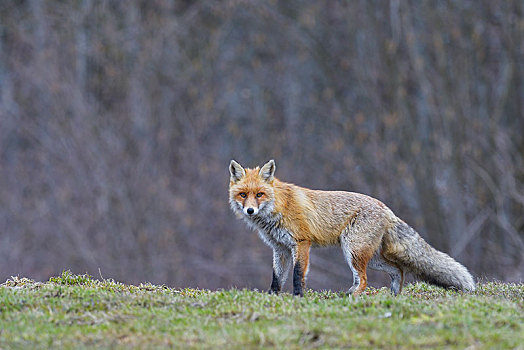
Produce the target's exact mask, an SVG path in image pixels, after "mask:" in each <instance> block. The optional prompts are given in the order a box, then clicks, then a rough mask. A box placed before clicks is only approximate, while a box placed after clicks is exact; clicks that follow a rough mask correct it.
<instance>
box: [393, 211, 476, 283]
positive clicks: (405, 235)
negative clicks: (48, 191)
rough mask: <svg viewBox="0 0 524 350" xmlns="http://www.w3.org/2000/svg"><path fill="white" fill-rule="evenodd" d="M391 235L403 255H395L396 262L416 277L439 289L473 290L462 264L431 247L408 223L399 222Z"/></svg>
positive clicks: (471, 281) (470, 277) (468, 274)
mask: <svg viewBox="0 0 524 350" xmlns="http://www.w3.org/2000/svg"><path fill="white" fill-rule="evenodd" d="M390 233H391V235H393V236H397V237H394V238H393V237H392V238H393V241H395V242H398V244H399V245H400V246H401V249H400V251H402V252H403V253H401V254H395V255H396V257H395V258H396V259H395V260H397V263H399V264H400V265H401V266H403V267H405V268H407V270H409V271H410V272H412V273H413V274H415V275H416V276H417V277H418V278H420V279H421V280H423V281H426V282H428V283H431V284H434V285H437V286H440V287H445V288H455V289H459V290H463V291H474V290H475V281H474V280H473V276H471V274H470V273H469V271H468V270H467V269H466V268H465V267H464V266H463V265H462V264H460V263H458V262H457V261H455V259H453V258H452V257H450V256H449V255H447V254H446V253H443V252H441V251H438V250H436V249H435V248H433V247H432V246H430V245H429V244H428V243H427V242H426V241H424V239H422V237H420V235H419V234H418V233H417V232H416V231H415V230H414V229H413V228H412V227H410V226H409V225H408V224H406V223H405V222H403V221H402V220H399V222H398V223H397V224H396V225H395V227H394V228H393V229H392V232H390ZM397 251H398V250H397Z"/></svg>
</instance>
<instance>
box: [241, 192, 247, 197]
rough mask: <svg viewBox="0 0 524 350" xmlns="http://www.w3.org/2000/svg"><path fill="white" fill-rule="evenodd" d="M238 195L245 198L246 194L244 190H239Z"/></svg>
mask: <svg viewBox="0 0 524 350" xmlns="http://www.w3.org/2000/svg"><path fill="white" fill-rule="evenodd" d="M239 196H240V197H242V198H246V197H247V194H246V192H240V193H239Z"/></svg>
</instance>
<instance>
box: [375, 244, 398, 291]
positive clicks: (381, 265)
mask: <svg viewBox="0 0 524 350" xmlns="http://www.w3.org/2000/svg"><path fill="white" fill-rule="evenodd" d="M368 266H369V267H370V268H372V269H374V270H379V271H384V272H386V273H387V274H388V275H389V277H390V278H391V293H393V294H394V295H398V294H399V293H400V292H401V291H402V285H403V284H404V271H403V270H402V269H401V268H400V267H399V266H397V265H396V264H395V263H393V262H391V261H388V260H386V259H385V258H384V257H383V256H382V254H381V252H380V251H377V252H376V253H375V254H374V255H373V257H372V258H371V260H370V261H369V265H368Z"/></svg>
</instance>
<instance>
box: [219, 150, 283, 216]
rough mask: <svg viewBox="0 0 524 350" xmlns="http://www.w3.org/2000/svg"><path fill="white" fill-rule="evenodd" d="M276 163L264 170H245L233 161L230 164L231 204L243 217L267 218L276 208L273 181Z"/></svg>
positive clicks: (265, 166) (271, 162)
mask: <svg viewBox="0 0 524 350" xmlns="http://www.w3.org/2000/svg"><path fill="white" fill-rule="evenodd" d="M275 169H276V167H275V161H274V160H270V161H269V162H267V163H266V164H264V166H262V168H259V167H256V168H254V169H244V168H243V167H242V166H241V165H240V164H238V163H237V162H235V161H234V160H232V161H231V163H230V164H229V173H230V175H231V177H230V178H229V204H230V205H231V208H232V209H233V211H234V212H235V213H236V214H237V215H238V216H241V217H247V218H253V217H257V216H265V215H268V214H270V213H271V211H273V208H274V190H273V181H274V180H275V177H274V175H275Z"/></svg>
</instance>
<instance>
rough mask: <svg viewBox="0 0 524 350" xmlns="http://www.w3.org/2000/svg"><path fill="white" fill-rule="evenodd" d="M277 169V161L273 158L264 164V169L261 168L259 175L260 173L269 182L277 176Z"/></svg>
mask: <svg viewBox="0 0 524 350" xmlns="http://www.w3.org/2000/svg"><path fill="white" fill-rule="evenodd" d="M275 169H276V166H275V161H274V160H273V159H271V160H270V161H269V162H267V163H266V164H264V166H263V167H262V169H260V171H259V172H258V175H260V177H262V179H264V180H266V181H267V182H271V181H273V179H274V178H275V177H274V176H275Z"/></svg>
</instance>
